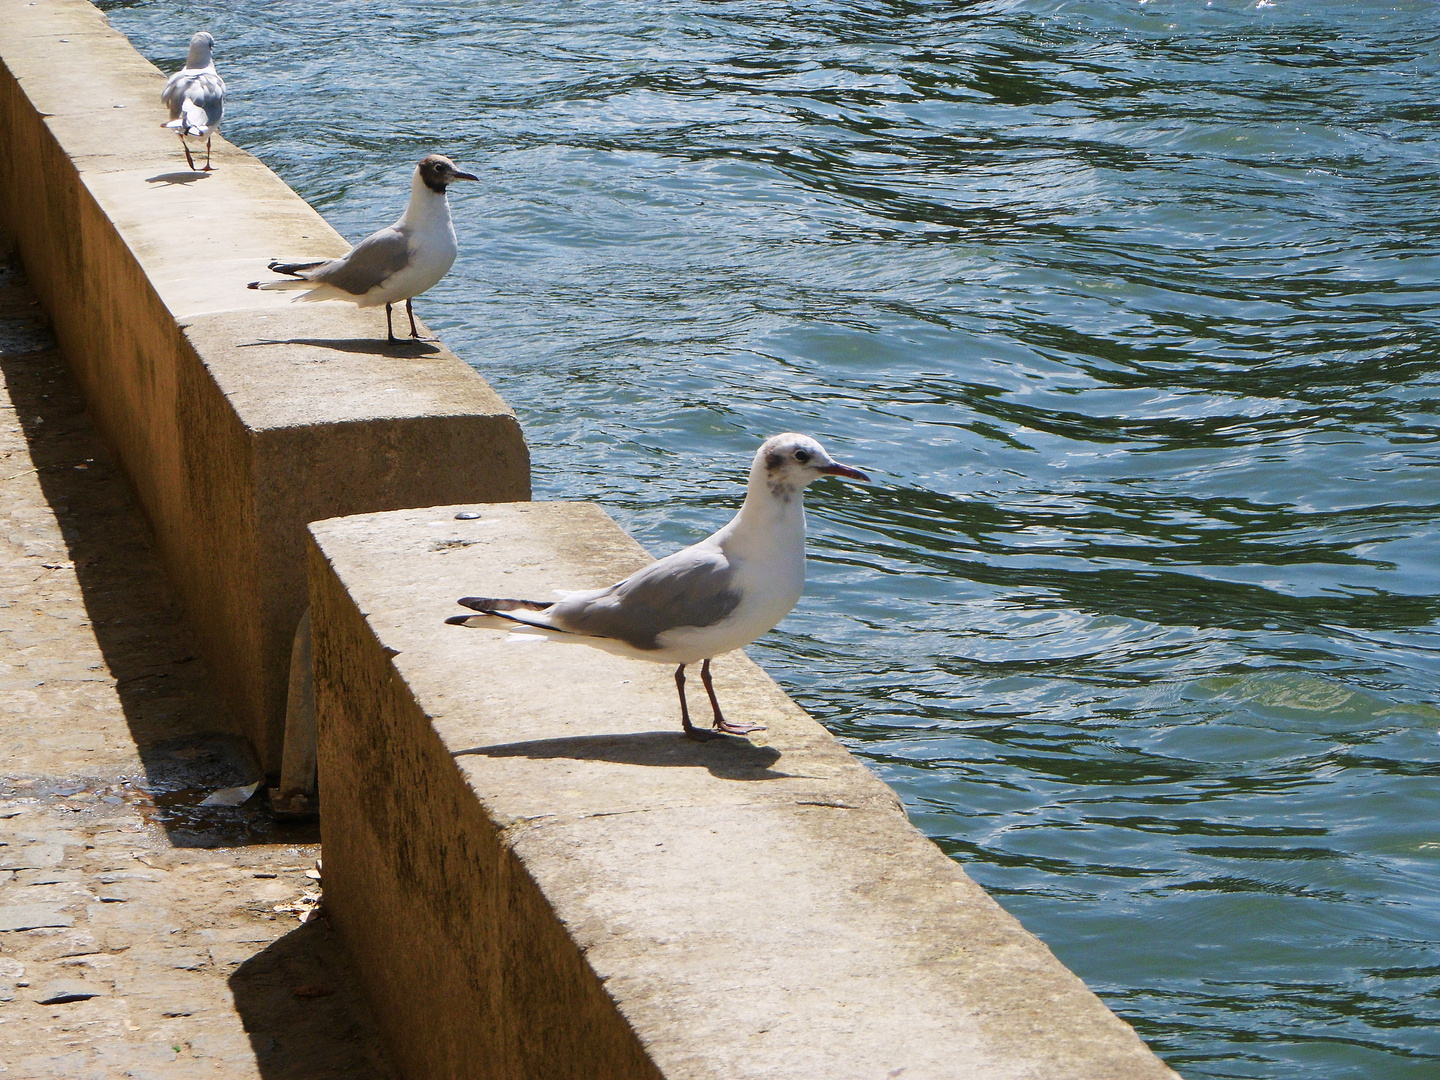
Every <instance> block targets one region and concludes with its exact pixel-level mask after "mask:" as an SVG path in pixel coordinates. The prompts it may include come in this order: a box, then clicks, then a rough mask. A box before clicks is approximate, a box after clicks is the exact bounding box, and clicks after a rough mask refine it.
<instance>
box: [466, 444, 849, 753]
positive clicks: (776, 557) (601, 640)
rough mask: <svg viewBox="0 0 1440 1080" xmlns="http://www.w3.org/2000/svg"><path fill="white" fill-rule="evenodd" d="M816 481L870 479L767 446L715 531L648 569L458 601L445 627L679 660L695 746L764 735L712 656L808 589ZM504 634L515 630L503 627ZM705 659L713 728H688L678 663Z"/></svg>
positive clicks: (796, 447)
mask: <svg viewBox="0 0 1440 1080" xmlns="http://www.w3.org/2000/svg"><path fill="white" fill-rule="evenodd" d="M822 476H843V477H847V478H849V479H851V480H867V481H868V480H869V479H870V478H869V477H868V476H866V475H865V474H864V473H863V472H861V471H860V470H859V469H852V468H851V467H850V466H849V465H842V464H840V462H838V461H836V460H835V459H834V458H832V457H831V456H830V455H829V454H827V453H826V452H825V448H824V447H823V446H821V445H820V444H819V443H818V442H816V441H815V440H814V439H812V438H810V436H808V435H797V434H795V433H794V432H787V433H785V434H783V435H776V436H774V437H773V438H770V439H766V440H765V442H764V443H763V444H762V445H761V446H760V449H759V450H758V451H757V452H756V454H755V460H754V461H753V462H752V463H751V466H750V486H749V490H748V491H747V492H746V495H745V502H744V504H743V505H742V506H741V507H740V512H739V513H737V514H736V515H735V516H734V517H733V518H731V519H730V522H729V523H728V524H726V525H725V526H724V527H723V528H722V529H720V530H719V531H718V532H716V533H714V534H713V535H711V536H708V537H706V538H705V539H704V540H701V541H700V542H699V543H698V544H694V545H692V546H690V547H687V548H685V549H684V550H682V551H677V552H675V553H674V554H673V555H667V556H666V557H665V558H663V559H660V560H658V561H657V562H653V563H651V564H650V565H649V566H647V567H645V569H643V570H640V571H637V572H636V573H634V574H631V575H630V576H629V577H628V578H626V579H625V580H624V581H621V582H618V583H616V584H614V585H611V586H610V587H609V588H605V589H594V590H591V591H588V592H570V593H561V594H560V596H561V597H562V598H561V599H560V600H557V601H543V600H501V599H494V598H490V597H481V596H467V597H464V598H463V599H461V600H460V601H459V603H461V604H463V605H465V606H466V607H468V608H471V609H473V610H475V611H478V612H480V613H481V614H480V615H456V616H454V617H453V618H450V619H447V620H445V621H446V622H449V623H453V624H456V625H459V626H477V627H484V626H489V627H492V628H493V627H496V626H497V625H498V624H497V623H496V622H495V620H496V619H505V620H508V621H509V622H510V623H511V624H515V623H519V624H521V625H522V627H523V631H522V632H531V633H538V634H543V635H545V636H546V637H549V638H552V639H554V640H557V641H578V642H583V643H584V644H586V645H593V646H594V647H596V648H599V649H604V650H605V651H607V652H613V653H618V654H619V655H621V656H631V657H635V658H636V659H639V660H651V661H654V662H656V663H661V664H678V665H679V666H678V667H677V668H676V669H675V686H676V689H677V690H678V691H679V693H680V722H681V724H682V725H683V726H684V729H685V734H686V735H688V736H690V737H691V738H692V739H713V738H719V737H720V734H721V733H724V734H730V735H745V734H748V733H749V732H752V731H760V730H763V729H762V728H761V727H760V726H759V725H755V724H739V723H734V722H732V721H729V720H726V719H725V717H724V715H723V714H722V713H721V711H720V703H719V701H717V700H716V698H715V687H714V686H713V685H712V683H711V681H710V660H711V658H712V657H715V656H719V655H720V654H721V653H727V652H731V651H732V650H734V649H739V648H742V647H743V646H745V645H748V644H750V642H752V641H754V640H755V639H756V638H758V637H760V635H762V634H764V633H767V632H768V631H770V630H771V629H772V628H774V626H775V625H776V624H777V623H779V622H780V620H781V619H783V618H784V617H785V616H786V615H788V614H789V613H790V609H791V608H793V607H794V606H795V604H796V601H798V600H799V599H800V594H801V592H802V591H803V590H804V588H805V488H806V486H807V485H808V484H809V483H810V482H811V481H812V480H818V479H819V478H820V477H822ZM512 628H513V627H512ZM697 661H703V663H702V664H701V667H700V679H701V681H702V682H703V683H704V684H705V692H706V693H707V694H708V695H709V697H710V708H711V710H712V711H713V712H714V715H715V719H714V730H713V731H712V730H706V729H704V728H697V727H696V726H695V725H693V724H692V723H691V722H690V709H689V707H688V706H687V704H686V702H685V667H686V665H688V664H693V663H695V662H697Z"/></svg>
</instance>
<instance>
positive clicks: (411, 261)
mask: <svg viewBox="0 0 1440 1080" xmlns="http://www.w3.org/2000/svg"><path fill="white" fill-rule="evenodd" d="M479 179H480V178H479V177H478V176H474V175H472V174H470V173H467V172H460V171H459V170H458V169H456V168H455V163H454V162H453V161H451V160H450V159H449V158H447V157H445V156H444V155H442V154H431V155H430V156H429V157H426V158H423V159H422V160H421V162H420V164H419V165H417V166H415V176H414V178H413V179H412V180H411V182H410V205H409V206H407V207H406V208H405V213H403V214H401V215H400V220H399V221H397V222H395V224H394V225H391V226H390V227H389V228H387V229H381V230H380V231H379V232H374V233H371V234H370V235H369V236H367V237H366V238H365V239H364V240H361V241H360V243H358V244H356V245H355V246H354V247H353V248H351V249H350V253H349V254H348V255H342V256H341V257H340V258H338V259H316V260H314V261H311V262H295V263H286V262H272V263H271V264H270V266H269V269H271V270H273V271H275V273H277V274H290V275H292V277H291V278H290V279H289V280H280V281H252V282H251V283H250V288H252V289H306V290H308V291H307V292H306V293H305V295H304V296H302V297H300V298H299V299H301V300H304V301H311V300H349V301H350V302H351V303H353V304H358V305H360V306H361V307H362V308H363V307H379V306H380V305H381V304H384V305H385V331H386V333H387V334H388V335H389V338H390V340H391V341H395V340H396V337H395V330H394V328H393V327H392V326H391V324H390V305H391V304H396V303H399V302H400V301H401V300H404V301H405V313H406V314H407V315H409V316H410V336H411V337H412V338H415V339H417V340H418V339H419V337H420V331H419V330H418V329H416V327H415V311H414V309H413V308H412V307H411V306H410V301H411V299H412V298H413V297H416V296H419V295H420V294H421V293H423V292H424V291H425V290H426V289H429V288H430V287H431V286H433V285H434V284H435V283H436V282H437V281H439V280H440V279H441V278H443V277H444V276H445V275H446V274H447V273H449V271H450V267H451V266H453V265H454V263H455V254H456V252H457V251H458V250H459V248H458V245H457V244H456V242H455V225H454V223H453V222H452V221H451V220H450V200H449V199H447V198H446V197H445V189H446V188H448V187H449V186H450V185H451V184H453V183H454V182H455V181H456V180H479Z"/></svg>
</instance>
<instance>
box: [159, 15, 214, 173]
mask: <svg viewBox="0 0 1440 1080" xmlns="http://www.w3.org/2000/svg"><path fill="white" fill-rule="evenodd" d="M214 49H215V39H214V38H213V37H211V36H210V35H209V34H207V33H206V32H205V31H204V30H201V31H200V32H199V33H198V34H196V35H195V36H194V37H192V38H191V39H190V55H189V56H188V57H186V58H185V66H184V67H183V68H181V69H180V70H179V71H177V72H176V73H175V74H174V75H171V76H170V81H169V82H167V83H166V84H165V89H164V90H161V91H160V100H161V101H162V102H164V103H165V107H166V108H167V109H169V110H170V122H169V123H168V124H161V125H160V126H161V127H167V128H173V129H174V130H175V132H176V133H177V134H178V135H179V136H180V146H181V148H182V149H183V150H184V151H185V161H186V163H187V164H188V165H189V166H190V168H191V169H192V170H193V169H194V168H195V159H194V158H193V157H191V156H190V146H189V144H188V143H186V141H185V139H186V137H187V136H188V137H190V138H193V139H198V138H200V137H202V136H203V137H204V139H205V168H204V170H203V171H204V172H212V171H213V170H212V169H211V168H210V139H211V137H212V136H213V135H214V134H215V133H216V132H217V131H219V130H220V118H221V117H222V116H224V115H225V80H224V79H222V78H220V76H219V75H217V74H215V58H214V56H213V55H212V53H213V52H214Z"/></svg>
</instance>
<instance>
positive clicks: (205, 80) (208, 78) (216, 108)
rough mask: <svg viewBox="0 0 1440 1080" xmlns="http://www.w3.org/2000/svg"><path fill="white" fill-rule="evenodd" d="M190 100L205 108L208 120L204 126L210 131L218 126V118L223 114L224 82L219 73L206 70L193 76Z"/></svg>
mask: <svg viewBox="0 0 1440 1080" xmlns="http://www.w3.org/2000/svg"><path fill="white" fill-rule="evenodd" d="M190 100H191V101H193V102H195V104H196V105H199V106H200V108H202V109H204V110H205V119H206V120H207V121H209V123H208V124H207V125H206V126H207V127H209V128H210V130H211V131H214V130H215V129H216V128H217V127H219V126H220V119H221V117H223V116H224V115H225V83H224V81H223V80H221V78H220V76H219V75H214V74H211V73H210V72H208V71H207V72H204V73H203V74H200V75H197V76H195V83H194V88H193V89H192V90H191V91H190Z"/></svg>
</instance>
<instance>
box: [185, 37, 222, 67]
mask: <svg viewBox="0 0 1440 1080" xmlns="http://www.w3.org/2000/svg"><path fill="white" fill-rule="evenodd" d="M214 52H215V39H214V38H213V37H211V36H210V35H209V34H207V33H206V32H205V31H204V30H201V31H200V32H199V33H198V34H196V35H195V36H194V37H192V38H191V39H190V55H189V56H188V57H186V59H185V66H186V67H188V68H203V67H209V66H210V65H211V64H213V63H214V62H215V61H214V58H213V53H214Z"/></svg>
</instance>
